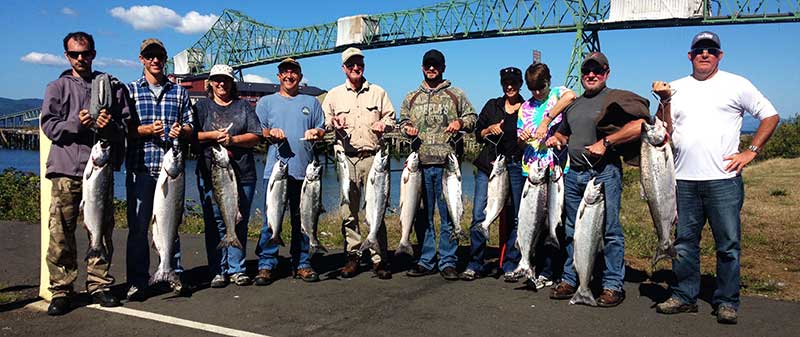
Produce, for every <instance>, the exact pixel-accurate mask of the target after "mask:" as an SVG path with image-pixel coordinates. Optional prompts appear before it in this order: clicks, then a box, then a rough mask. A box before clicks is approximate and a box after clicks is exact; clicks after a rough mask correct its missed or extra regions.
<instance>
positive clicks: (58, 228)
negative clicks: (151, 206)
mask: <svg viewBox="0 0 800 337" xmlns="http://www.w3.org/2000/svg"><path fill="white" fill-rule="evenodd" d="M51 181H52V182H53V189H52V192H51V197H52V200H51V202H50V222H49V226H48V227H49V229H50V243H49V245H48V247H47V269H48V270H49V271H50V287H49V288H48V289H49V290H50V292H51V293H52V294H53V297H59V296H66V295H69V294H70V293H72V292H73V289H72V283H73V282H75V279H76V278H77V277H78V254H77V251H78V248H77V247H76V246H77V244H76V243H75V229H76V227H77V223H78V214H79V213H80V202H81V198H82V190H81V189H82V185H83V182H82V181H81V180H80V179H75V178H68V177H58V178H52V179H51ZM109 189H110V190H111V191H109V193H110V194H111V195H113V194H114V191H113V189H114V188H113V184H111V186H110V187H109ZM109 203H112V204H111V205H109V207H113V200H112V199H111V198H109ZM113 230H114V215H113V212H110V214H109V216H108V217H107V219H106V220H105V221H103V229H102V234H101V235H102V239H101V242H102V244H103V246H104V249H105V251H106V255H107V256H108V261H104V260H103V259H100V258H96V257H95V258H90V259H88V260H87V261H86V264H87V266H86V267H87V268H86V271H87V274H88V275H87V278H86V290H87V291H88V292H89V293H94V292H97V291H99V290H107V289H108V287H109V286H110V285H111V284H113V283H114V277H113V276H111V275H110V274H109V269H110V267H111V256H112V255H113V253H114V246H113V245H112V243H111V233H112V231H113ZM87 235H88V232H87Z"/></svg>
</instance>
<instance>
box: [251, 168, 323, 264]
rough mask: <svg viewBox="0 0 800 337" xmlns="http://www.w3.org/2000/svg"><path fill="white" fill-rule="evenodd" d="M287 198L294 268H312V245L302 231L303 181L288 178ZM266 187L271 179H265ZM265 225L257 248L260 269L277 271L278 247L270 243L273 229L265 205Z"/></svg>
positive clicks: (290, 250) (262, 227) (290, 249)
mask: <svg viewBox="0 0 800 337" xmlns="http://www.w3.org/2000/svg"><path fill="white" fill-rule="evenodd" d="M287 179H288V184H287V186H286V187H287V191H286V196H287V197H288V198H287V201H288V202H289V205H288V206H289V217H290V218H289V219H290V221H289V222H290V223H291V226H292V241H291V244H290V248H289V252H290V253H291V254H292V267H293V268H295V269H302V268H311V255H310V254H309V249H310V248H311V244H310V243H309V239H308V238H307V237H306V236H305V235H303V233H302V232H301V231H300V230H301V228H300V191H301V189H302V186H303V180H297V179H294V178H292V177H288V178H287ZM264 185H265V186H266V185H269V179H264ZM264 204H265V207H264V224H263V225H262V226H261V236H260V237H259V238H258V247H256V255H258V269H259V270H260V269H269V270H272V269H275V266H277V265H278V248H279V247H278V245H277V244H275V243H270V242H269V239H270V238H271V237H272V228H270V227H269V223H268V222H267V214H269V213H268V211H267V207H266V202H265V203H264Z"/></svg>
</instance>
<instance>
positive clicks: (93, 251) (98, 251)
mask: <svg viewBox="0 0 800 337" xmlns="http://www.w3.org/2000/svg"><path fill="white" fill-rule="evenodd" d="M95 258H96V259H100V260H102V261H106V262H108V255H106V252H105V250H104V249H103V247H91V246H89V249H87V250H86V258H84V259H83V260H84V261H87V262H88V261H89V259H95Z"/></svg>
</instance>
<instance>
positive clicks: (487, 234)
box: [480, 225, 489, 240]
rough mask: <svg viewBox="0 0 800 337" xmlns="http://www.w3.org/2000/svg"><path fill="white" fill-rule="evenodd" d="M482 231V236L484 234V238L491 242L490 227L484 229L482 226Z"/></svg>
mask: <svg viewBox="0 0 800 337" xmlns="http://www.w3.org/2000/svg"><path fill="white" fill-rule="evenodd" d="M480 231H481V234H483V237H484V238H486V240H489V227H488V226H485V227H484V226H483V225H481V227H480Z"/></svg>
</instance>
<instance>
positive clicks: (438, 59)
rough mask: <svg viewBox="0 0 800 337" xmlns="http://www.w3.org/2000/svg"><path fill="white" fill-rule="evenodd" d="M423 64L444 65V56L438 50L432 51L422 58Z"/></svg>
mask: <svg viewBox="0 0 800 337" xmlns="http://www.w3.org/2000/svg"><path fill="white" fill-rule="evenodd" d="M422 64H423V65H425V64H438V65H444V64H445V63H444V54H442V52H440V51H438V50H436V49H431V50H429V51H427V52H425V55H423V56H422Z"/></svg>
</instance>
